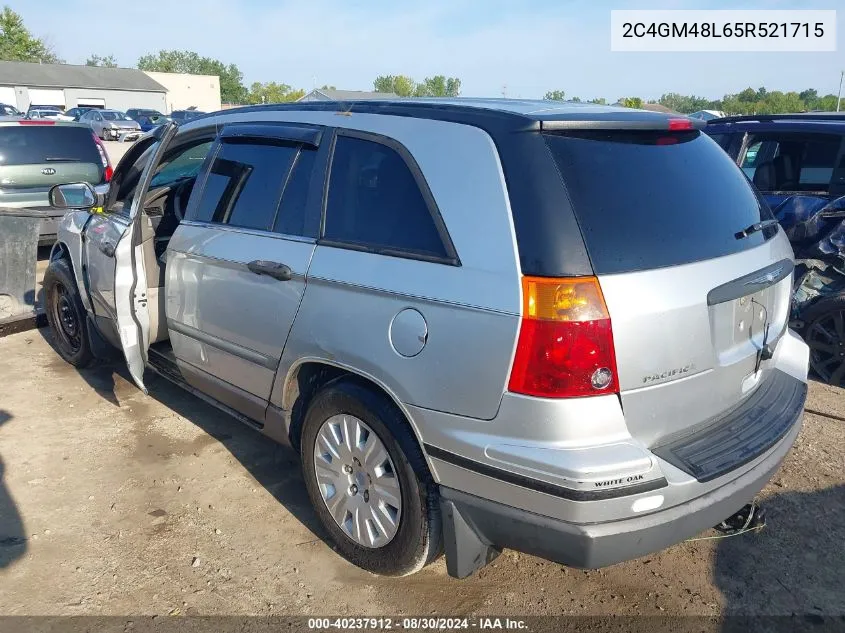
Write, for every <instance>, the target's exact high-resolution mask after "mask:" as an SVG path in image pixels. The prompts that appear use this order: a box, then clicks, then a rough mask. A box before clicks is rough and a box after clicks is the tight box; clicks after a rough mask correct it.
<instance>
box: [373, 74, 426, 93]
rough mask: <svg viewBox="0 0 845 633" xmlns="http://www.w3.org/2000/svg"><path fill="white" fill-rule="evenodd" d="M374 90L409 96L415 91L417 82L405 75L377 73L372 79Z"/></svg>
mask: <svg viewBox="0 0 845 633" xmlns="http://www.w3.org/2000/svg"><path fill="white" fill-rule="evenodd" d="M373 89H374V90H375V91H376V92H392V93H393V94H395V95H399V96H400V97H411V96H413V94H414V93H415V92H416V89H417V84H416V82H415V81H414V80H413V79H411V78H410V77H406V76H405V75H379V76H378V77H376V78H375V81H373Z"/></svg>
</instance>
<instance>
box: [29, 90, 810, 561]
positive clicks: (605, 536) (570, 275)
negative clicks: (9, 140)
mask: <svg viewBox="0 0 845 633" xmlns="http://www.w3.org/2000/svg"><path fill="white" fill-rule="evenodd" d="M703 125H704V123H703V122H694V121H691V120H689V119H678V118H672V117H670V116H667V115H664V114H660V113H654V112H642V111H636V110H629V109H625V108H614V107H607V106H597V105H586V104H549V103H548V102H534V101H520V100H510V99H508V100H502V99H498V100H497V99H491V100H484V99H456V100H449V99H443V100H437V99H434V100H427V99H424V100H400V101H353V102H343V103H340V102H315V103H295V104H284V105H263V106H252V107H246V108H240V109H235V110H228V111H225V112H217V113H213V114H210V115H207V116H205V117H199V118H197V119H192V120H190V121H188V122H186V123H184V124H182V125H179V126H177V125H176V124H175V123H169V124H167V125H164V126H161V127H160V128H158V129H157V130H155V131H154V132H151V133H149V134H148V135H146V136H144V137H142V138H141V139H139V140H138V141H137V143H136V144H135V145H133V146H132V147H131V148H130V149H129V151H128V152H127V154H126V155H125V156H124V158H123V159H122V160H121V162H120V164H119V165H118V167H117V169H116V171H115V174H114V178H113V180H112V182H111V183H110V185H109V186H108V188H107V189H106V188H105V187H103V188H101V190H96V189H92V188H91V187H90V186H89V185H86V184H68V185H62V186H59V187H56V188H55V189H54V191H53V201H54V204H56V205H57V206H59V207H67V208H87V207H97V208H99V207H102V209H103V212H100V213H95V214H89V213H87V212H86V211H84V210H80V211H76V212H69V213H68V214H67V215H66V216H65V219H64V221H63V222H62V227H61V230H60V235H59V240H58V242H57V244H56V246H55V248H54V249H53V251H52V254H51V257H50V263H49V267H48V269H47V272H46V275H45V278H44V289H45V293H46V305H47V315H48V320H49V322H50V326H51V328H52V330H53V333H54V335H55V340H56V347H57V349H58V351H59V353H60V354H61V355H62V356H63V357H64V358H65V359H66V360H67V361H69V362H70V363H72V364H74V365H76V366H77V367H83V366H85V365H87V364H89V363H90V362H92V360H93V359H94V358H95V357H100V356H107V355H108V351H109V349H110V348H113V349H118V350H122V352H123V354H124V356H125V357H126V360H127V364H128V368H129V373H130V374H131V377H132V379H133V380H134V381H135V382H136V383H137V385H138V386H139V387H140V388H141V389H145V382H144V372H145V369H151V370H153V371H155V372H158V373H159V374H161V375H162V376H164V377H166V378H168V379H170V380H173V381H175V382H176V383H178V384H180V385H181V386H183V387H185V388H186V389H187V390H189V391H190V392H191V393H194V394H196V395H197V396H199V397H201V398H204V399H206V400H207V401H209V402H211V403H213V404H215V405H216V406H218V407H220V408H221V409H223V410H225V411H227V412H229V413H230V414H231V415H232V416H233V417H235V418H237V419H238V420H240V421H241V422H243V423H245V424H247V425H249V426H251V427H253V428H255V429H258V430H260V431H261V432H263V433H265V434H266V435H268V436H270V437H272V438H274V439H276V440H278V441H280V442H283V443H286V444H290V445H292V446H293V447H294V448H295V449H296V450H297V451H299V453H300V454H301V457H302V470H303V477H304V482H305V487H306V489H307V492H308V495H309V497H310V499H311V501H312V503H313V505H314V510H315V512H316V515H317V517H318V518H319V520H320V522H321V523H322V525H323V526H324V528H325V531H326V533H327V534H328V535H329V536H330V538H331V539H332V541H333V542H334V545H335V547H336V549H337V551H338V552H339V553H341V554H342V555H343V556H344V557H346V558H347V559H348V560H350V561H352V562H353V563H355V564H357V565H359V566H361V567H363V568H364V569H367V570H369V571H371V572H375V573H380V574H389V575H402V574H410V573H413V572H415V571H417V570H419V569H421V568H422V567H423V566H424V565H426V564H427V563H429V562H431V561H432V560H433V559H435V558H436V557H437V556H438V555H439V554H440V553H441V551H442V550H445V554H446V566H447V569H448V572H449V573H450V574H451V575H453V576H457V577H465V576H468V575H469V574H471V573H473V572H474V571H475V570H476V569H478V568H480V567H482V566H483V565H485V564H486V563H488V562H489V561H491V560H492V559H493V558H495V557H496V556H497V555H498V553H499V552H500V551H501V550H502V548H505V547H509V548H514V549H517V550H520V551H523V552H527V553H529V554H534V555H538V556H542V557H545V558H548V559H551V560H554V561H558V562H560V563H563V564H566V565H572V566H576V567H586V568H594V567H602V566H606V565H611V564H613V563H616V562H619V561H623V560H627V559H631V558H635V557H638V556H642V555H645V554H647V553H649V552H653V551H656V550H659V549H661V548H664V547H667V546H669V545H671V544H673V543H677V542H679V541H682V540H684V539H686V538H688V537H691V536H693V535H695V534H697V533H699V532H701V531H702V530H704V529H706V528H708V527H710V526H715V525H716V524H718V523H719V522H720V521H722V520H723V519H725V517H729V516H731V515H733V514H734V513H736V512H737V511H738V510H739V509H740V508H742V507H743V506H744V505H745V504H747V503H748V502H749V501H750V500H752V499H753V497H754V496H755V495H756V494H757V493H758V491H760V490H761V489H762V488H763V486H764V485H765V484H766V482H767V481H768V480H769V479H770V478H771V477H772V475H773V474H774V473H775V471H776V470H777V469H778V467H779V465H780V463H781V462H782V460H783V459H784V457H785V456H786V454H787V453H788V451H789V449H790V448H791V446H792V444H793V442H794V441H795V438H796V437H797V435H798V432H799V430H800V427H801V420H802V417H803V415H802V414H803V407H804V402H805V399H806V395H807V371H808V367H807V359H808V348H807V346H806V344H805V343H804V342H803V341H802V340H801V338H800V337H798V336H797V335H795V334H794V333H793V332H791V331H790V330H789V328H788V327H787V320H788V316H789V299H790V294H791V274H792V270H793V254H792V249H791V247H790V244H789V241H788V240H787V238H786V236H785V235H784V232H783V230H782V229H781V228H780V227H779V225H778V223H777V222H776V221H774V219H773V218H772V216H771V215H770V213H769V210H768V208H767V207H766V206H765V205H764V204H762V203H761V201H760V200H759V198H758V197H757V195H756V193H755V192H754V190H753V188H752V187H751V186H750V184H749V182H748V180H747V179H746V178H745V177H744V176H743V174H742V172H741V170H740V169H739V168H738V167H737V166H736V165H735V164H734V163H733V162H732V161H731V160H730V158H729V157H728V156H727V155H726V154H725V153H724V152H723V151H722V150H721V149H720V148H719V146H718V145H717V144H716V143H714V142H713V141H712V140H711V139H710V138H708V137H707V136H706V135H705V134H703V133H702V132H701V130H700V129H699V127H700V126H703ZM632 210H636V212H633V211H632ZM749 516H750V515H749Z"/></svg>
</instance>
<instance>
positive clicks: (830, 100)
mask: <svg viewBox="0 0 845 633" xmlns="http://www.w3.org/2000/svg"><path fill="white" fill-rule="evenodd" d="M543 98H544V99H548V100H551V101H565V100H566V96H565V93H564V91H563V90H549V91H548V92H547V93H546V94H545V96H544V97H543ZM569 101H575V102H578V101H581V99H579V98H578V97H573V98H570V99H569ZM842 101H843V103H842V105H843V109H845V99H843V100H842ZM589 103H605V100H604V99H591V100H590V101H589ZM617 103H619V104H621V105H624V106H626V107H629V108H640V107H642V106H643V105H644V104H647V103H659V104H660V105H662V106H664V107H667V108H669V109H670V110H674V111H675V112H680V113H682V114H691V113H693V112H698V111H699V110H719V111H722V112H726V113H727V114H781V113H783V112H812V111H826V112H831V111H833V110H836V95H834V94H828V95H824V96H820V95H819V93H818V92H817V91H816V90H815V89H814V88H808V89H807V90H803V91H801V92H781V91H780V90H772V91H769V90H766V88H758V89H757V90H754V89H753V88H746V89H745V90H743V91H742V92H739V93H737V94H726V95H725V96H724V97H722V98H721V99H707V98H706V97H697V96H695V95H682V94H678V93H677V92H668V93H666V94H664V95H663V96H661V97H660V98H659V99H658V100H657V101H646V100H644V99H642V98H640V97H621V98H620V99H618V101H617Z"/></svg>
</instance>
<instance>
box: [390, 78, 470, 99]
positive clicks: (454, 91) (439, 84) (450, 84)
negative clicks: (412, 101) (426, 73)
mask: <svg viewBox="0 0 845 633" xmlns="http://www.w3.org/2000/svg"><path fill="white" fill-rule="evenodd" d="M397 94H399V93H397ZM460 94H461V80H460V79H458V78H457V77H446V76H445V75H435V76H434V77H426V78H425V79H423V80H422V82H420V83H418V84H417V85H416V86H415V87H414V96H417V97H457V96H458V95H460Z"/></svg>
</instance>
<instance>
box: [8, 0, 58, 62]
mask: <svg viewBox="0 0 845 633" xmlns="http://www.w3.org/2000/svg"><path fill="white" fill-rule="evenodd" d="M0 59H1V60H4V61H13V62H36V63H39V62H40V63H42V64H57V63H60V62H61V60H60V59H59V58H58V57H56V54H55V52H53V49H52V48H51V47H50V46H49V45H48V44H47V43H46V42H45V41H44V40H43V39H40V38H38V37H35V36H33V35H32V33H30V32H29V31H28V30H27V28H26V27H25V26H24V23H23V18H22V17H21V16H20V15H18V14H17V13H15V12H14V11H12V9H11V8H10V7H8V6H4V7H3V12H2V13H0Z"/></svg>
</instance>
